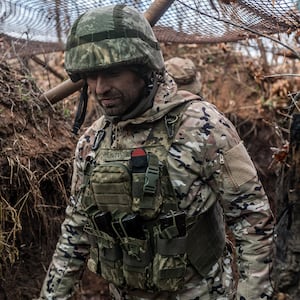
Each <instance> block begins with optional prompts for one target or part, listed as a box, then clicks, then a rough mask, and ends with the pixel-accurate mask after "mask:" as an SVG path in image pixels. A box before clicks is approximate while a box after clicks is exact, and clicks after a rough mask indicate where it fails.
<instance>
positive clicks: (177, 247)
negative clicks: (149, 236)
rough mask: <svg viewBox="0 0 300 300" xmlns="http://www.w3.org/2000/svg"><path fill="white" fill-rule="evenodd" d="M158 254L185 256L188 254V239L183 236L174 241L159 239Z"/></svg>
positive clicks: (173, 239)
mask: <svg viewBox="0 0 300 300" xmlns="http://www.w3.org/2000/svg"><path fill="white" fill-rule="evenodd" d="M157 252H158V253H160V254H162V255H166V256H174V255H178V254H184V253H185V252H186V237H185V236H183V237H178V238H172V239H160V238H158V239H157Z"/></svg>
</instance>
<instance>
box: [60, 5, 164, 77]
mask: <svg viewBox="0 0 300 300" xmlns="http://www.w3.org/2000/svg"><path fill="white" fill-rule="evenodd" d="M122 65H142V66H144V67H145V68H146V69H148V70H152V71H157V72H159V71H161V70H163V69H164V60H163V56H162V53H161V50H160V46H159V43H158V41H157V39H156V37H155V35H154V33H153V31H152V28H151V26H150V24H149V23H148V21H147V20H146V18H145V17H144V16H143V14H141V13H139V12H138V11H137V10H135V9H134V8H131V7H128V6H125V5H109V6H105V7H98V8H95V9H91V10H89V11H87V12H86V13H84V14H82V15H81V16H80V17H79V18H78V19H77V20H76V21H75V23H74V24H73V26H72V27H71V30H70V33H69V35H68V38H67V44H66V51H65V69H66V71H67V72H68V74H69V75H70V77H71V79H72V80H73V81H76V80H79V79H80V77H81V74H83V73H85V72H93V71H97V70H101V69H106V68H110V67H114V66H122Z"/></svg>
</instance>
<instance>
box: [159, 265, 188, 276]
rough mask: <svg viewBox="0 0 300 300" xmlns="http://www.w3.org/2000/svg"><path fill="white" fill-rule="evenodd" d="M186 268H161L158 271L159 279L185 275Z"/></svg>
mask: <svg viewBox="0 0 300 300" xmlns="http://www.w3.org/2000/svg"><path fill="white" fill-rule="evenodd" d="M185 272H186V268H183V267H182V268H174V269H163V270H160V271H159V279H170V278H180V277H183V276H184V275H185Z"/></svg>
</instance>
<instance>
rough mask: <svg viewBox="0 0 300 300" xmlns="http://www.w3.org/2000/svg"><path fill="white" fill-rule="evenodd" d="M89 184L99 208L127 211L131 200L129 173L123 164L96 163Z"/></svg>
mask: <svg viewBox="0 0 300 300" xmlns="http://www.w3.org/2000/svg"><path fill="white" fill-rule="evenodd" d="M90 186H91V189H92V191H93V196H94V201H95V202H96V205H97V206H98V208H99V209H100V210H103V211H114V210H117V209H118V210H122V211H129V208H130V207H131V202H132V196H131V174H130V171H129V169H128V168H127V166H126V165H125V164H122V163H118V162H106V163H103V164H99V165H96V166H95V168H94V169H93V172H92V174H91V177H90Z"/></svg>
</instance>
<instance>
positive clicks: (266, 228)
mask: <svg viewBox="0 0 300 300" xmlns="http://www.w3.org/2000/svg"><path fill="white" fill-rule="evenodd" d="M170 151H171V155H172V156H173V159H172V162H171V163H173V161H175V162H176V163H173V164H174V165H175V164H176V166H175V167H174V170H176V172H174V174H171V176H173V177H174V178H175V177H176V176H177V181H175V185H177V186H178V188H177V194H179V195H180V196H181V198H182V200H181V202H180V205H181V208H183V209H185V210H186V211H187V212H188V213H189V214H197V213H202V212H205V210H207V209H208V207H210V206H211V205H212V204H213V203H214V202H215V201H220V203H221V205H222V207H223V210H224V217H225V220H226V223H227V226H228V228H229V229H230V230H231V231H232V233H233V236H234V243H235V245H236V247H235V249H236V258H237V259H236V261H237V267H238V273H239V278H238V285H237V299H244V300H257V299H271V295H272V284H271V282H270V276H269V274H270V271H271V270H270V268H271V258H272V238H273V225H274V224H273V215H272V212H271V209H270V205H269V200H268V198H267V196H266V193H265V191H264V188H263V186H262V184H261V182H260V180H259V179H258V176H257V170H256V168H255V166H254V164H253V162H252V160H251V158H250V157H249V154H248V153H247V150H246V148H245V146H244V144H243V142H242V141H241V139H240V137H239V135H238V133H237V132H236V129H235V127H234V126H233V125H232V123H231V122H230V121H229V120H228V119H227V118H226V117H225V116H224V115H222V114H221V113H219V112H218V111H217V110H216V109H215V107H214V106H213V105H211V104H209V103H207V102H204V101H203V102H202V101H199V102H197V103H193V104H192V105H190V107H189V108H188V109H187V111H186V112H185V114H184V116H183V118H182V122H181V125H180V128H179V130H178V132H177V133H176V140H175V143H173V144H172V147H171V149H170ZM181 153H184V155H182V156H181ZM178 162H180V164H179V163H178ZM176 174H182V175H176ZM178 176H179V177H178ZM180 176H181V178H180Z"/></svg>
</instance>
